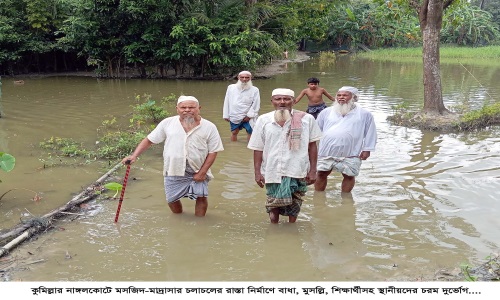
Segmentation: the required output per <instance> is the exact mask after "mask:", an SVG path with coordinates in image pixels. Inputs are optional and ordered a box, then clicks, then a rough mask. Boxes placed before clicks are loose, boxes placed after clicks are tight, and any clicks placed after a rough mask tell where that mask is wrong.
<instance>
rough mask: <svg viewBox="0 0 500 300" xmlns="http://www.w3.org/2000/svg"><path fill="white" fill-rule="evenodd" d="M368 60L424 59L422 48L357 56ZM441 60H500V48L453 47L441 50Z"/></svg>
mask: <svg viewBox="0 0 500 300" xmlns="http://www.w3.org/2000/svg"><path fill="white" fill-rule="evenodd" d="M357 55H358V56H361V57H367V58H382V59H383V58H398V57H400V58H418V59H421V58H422V48H421V47H418V48H387V49H376V50H372V51H366V52H359V53H358V54H357ZM440 58H441V59H457V58H459V59H500V46H487V47H474V48H471V47H451V46H442V47H441V48H440Z"/></svg>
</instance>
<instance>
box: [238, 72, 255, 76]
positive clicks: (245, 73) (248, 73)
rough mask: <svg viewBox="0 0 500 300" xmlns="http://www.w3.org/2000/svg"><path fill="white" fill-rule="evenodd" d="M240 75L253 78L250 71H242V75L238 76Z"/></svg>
mask: <svg viewBox="0 0 500 300" xmlns="http://www.w3.org/2000/svg"><path fill="white" fill-rule="evenodd" d="M240 75H248V76H252V73H250V71H241V72H240V73H238V76H240Z"/></svg>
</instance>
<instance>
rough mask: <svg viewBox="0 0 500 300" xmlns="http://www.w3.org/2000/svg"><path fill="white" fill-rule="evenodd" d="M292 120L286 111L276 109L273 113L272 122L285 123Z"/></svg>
mask: <svg viewBox="0 0 500 300" xmlns="http://www.w3.org/2000/svg"><path fill="white" fill-rule="evenodd" d="M291 118H292V114H291V113H290V111H289V110H288V109H277V110H276V111H274V120H275V121H276V122H277V123H281V122H283V123H285V122H286V121H288V120H290V119H291Z"/></svg>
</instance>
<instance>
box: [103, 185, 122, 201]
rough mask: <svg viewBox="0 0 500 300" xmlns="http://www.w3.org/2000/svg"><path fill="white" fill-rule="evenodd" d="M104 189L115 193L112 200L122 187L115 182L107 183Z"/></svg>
mask: <svg viewBox="0 0 500 300" xmlns="http://www.w3.org/2000/svg"><path fill="white" fill-rule="evenodd" d="M104 187H105V188H106V189H108V190H111V191H116V193H115V194H114V195H113V197H112V198H116V196H117V195H118V193H119V192H120V191H121V190H122V189H123V185H121V184H119V183H117V182H109V183H106V184H105V185H104Z"/></svg>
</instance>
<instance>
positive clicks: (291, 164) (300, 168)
mask: <svg viewBox="0 0 500 300" xmlns="http://www.w3.org/2000/svg"><path fill="white" fill-rule="evenodd" d="M294 95H295V93H294V92H293V91H292V90H290V89H275V90H273V92H272V97H271V102H272V104H273V106H274V108H275V111H272V112H269V113H266V114H264V115H262V116H260V117H259V118H258V119H257V122H256V124H255V129H254V134H252V137H251V138H250V141H249V143H248V146H247V147H248V148H249V149H251V150H254V172H255V181H256V182H257V184H258V185H259V186H260V187H261V188H262V187H264V185H265V186H266V194H267V201H266V211H267V212H268V213H269V219H270V221H271V223H278V222H279V216H280V215H283V216H288V221H289V222H290V223H294V222H295V221H296V220H297V216H298V214H299V212H300V207H301V205H302V196H304V195H305V192H306V191H307V185H309V184H313V183H314V181H315V180H316V161H317V155H318V150H317V146H316V141H318V140H319V139H320V138H321V130H320V129H319V127H318V124H317V123H316V120H314V117H313V116H312V115H310V114H306V113H305V112H303V111H298V110H294V109H292V106H293V100H294Z"/></svg>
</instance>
